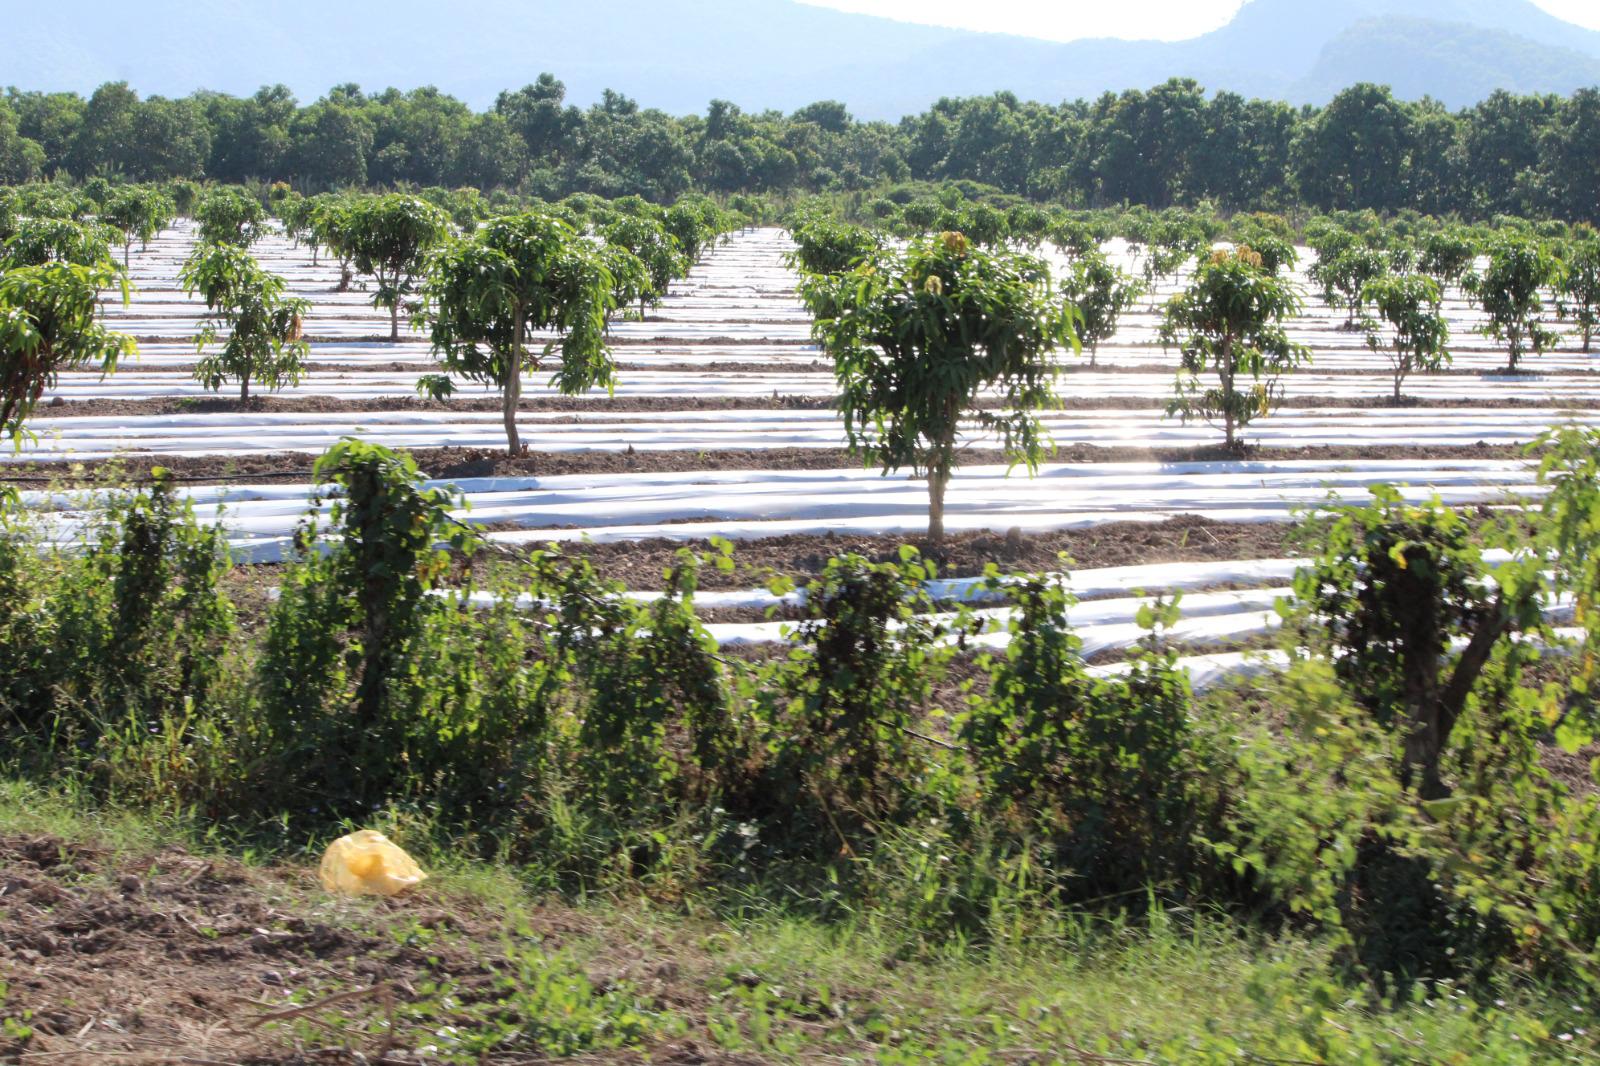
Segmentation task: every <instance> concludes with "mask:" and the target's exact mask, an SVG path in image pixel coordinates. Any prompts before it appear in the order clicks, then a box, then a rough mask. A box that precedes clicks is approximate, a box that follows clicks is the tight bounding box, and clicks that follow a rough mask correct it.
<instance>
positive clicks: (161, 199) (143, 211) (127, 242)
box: [100, 185, 178, 270]
mask: <svg viewBox="0 0 1600 1066" xmlns="http://www.w3.org/2000/svg"><path fill="white" fill-rule="evenodd" d="M177 217H178V208H177V206H176V205H175V204H173V202H172V198H171V197H170V196H168V195H167V194H166V193H164V192H162V191H161V190H160V189H158V188H156V187H155V186H153V185H125V186H123V187H122V188H120V189H118V190H117V191H116V192H114V193H112V194H111V198H110V200H109V201H107V203H106V205H105V208H104V209H103V210H102V211H101V212H100V220H101V221H102V222H105V223H106V224H107V225H110V226H114V227H115V228H116V229H118V230H119V231H121V233H122V268H123V269H124V270H126V269H127V268H128V256H129V253H130V252H131V251H132V249H133V242H134V241H135V240H137V241H139V242H140V243H141V244H142V245H143V246H144V247H146V248H148V247H149V246H150V239H151V238H152V237H154V236H155V235H156V234H158V233H160V232H161V231H162V230H164V229H166V228H167V227H168V226H170V225H172V220H173V219H175V218H177Z"/></svg>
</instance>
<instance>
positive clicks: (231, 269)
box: [178, 244, 311, 402]
mask: <svg viewBox="0 0 1600 1066" xmlns="http://www.w3.org/2000/svg"><path fill="white" fill-rule="evenodd" d="M178 280H179V281H180V282H181V283H182V284H183V285H184V287H185V288H187V289H188V291H189V292H190V293H191V294H195V293H198V294H199V295H200V298H201V299H203V300H204V301H205V302H206V306H207V307H208V308H210V309H211V312H212V314H211V316H210V317H208V318H207V319H206V322H205V325H204V327H203V328H202V329H201V332H200V336H199V340H198V343H197V347H198V350H199V351H200V352H201V353H205V349H206V347H207V346H208V345H210V344H213V343H215V342H216V340H217V339H218V337H219V336H220V334H221V332H222V331H223V330H226V331H227V337H226V338H225V339H224V340H223V342H222V347H221V349H220V350H218V351H216V352H213V353H210V354H202V358H201V359H200V361H199V363H197V364H196V366H195V379H196V380H197V381H200V382H201V383H203V384H204V385H205V386H206V388H208V389H211V390H212V391H216V390H217V389H220V388H221V387H222V385H223V384H224V383H225V382H227V381H230V380H236V381H238V382H239V399H240V401H241V402H243V401H248V400H249V399H250V385H251V382H258V383H260V384H261V385H264V386H265V387H266V388H267V389H269V390H271V391H274V392H276V391H277V390H278V389H281V388H283V387H284V386H285V385H293V384H295V383H296V382H297V381H299V380H300V376H301V374H303V373H304V372H305V360H306V353H307V349H308V346H307V344H306V342H305V340H304V338H303V332H304V331H303V327H302V323H303V321H304V318H305V316H306V315H307V314H309V313H310V311H311V304H310V302H309V301H307V300H301V299H294V298H290V297H288V296H287V295H285V291H284V283H283V279H282V278H280V277H278V276H277V275H276V274H272V273H270V272H269V271H266V270H264V269H262V267H261V264H259V263H257V262H256V260H255V257H254V256H252V255H251V254H250V253H249V252H247V251H245V250H244V249H243V248H241V247H239V246H238V245H234V244H202V245H200V247H198V248H196V249H195V251H194V254H192V255H191V256H190V257H189V259H188V261H187V262H185V263H184V265H183V269H182V270H181V271H179V274H178Z"/></svg>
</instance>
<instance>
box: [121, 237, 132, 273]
mask: <svg viewBox="0 0 1600 1066" xmlns="http://www.w3.org/2000/svg"><path fill="white" fill-rule="evenodd" d="M132 248H133V242H132V241H124V242H123V245H122V270H123V273H127V271H128V252H129V250H131V249H132Z"/></svg>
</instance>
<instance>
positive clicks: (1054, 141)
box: [0, 74, 1600, 220]
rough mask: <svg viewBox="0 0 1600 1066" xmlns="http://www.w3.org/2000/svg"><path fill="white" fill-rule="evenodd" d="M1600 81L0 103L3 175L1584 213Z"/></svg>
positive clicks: (345, 91) (348, 93) (1587, 214)
mask: <svg viewBox="0 0 1600 1066" xmlns="http://www.w3.org/2000/svg"><path fill="white" fill-rule="evenodd" d="M1597 159H1600V90H1595V89H1584V90H1580V91H1578V92H1576V93H1574V94H1573V95H1572V96H1570V97H1561V96H1554V95H1548V96H1517V95H1513V94H1510V93H1505V92H1499V93H1496V94H1494V95H1493V96H1491V97H1489V98H1488V99H1487V100H1484V101H1483V102H1482V103H1480V104H1478V105H1476V106H1474V107H1471V108H1468V109H1465V110H1461V111H1456V112H1452V111H1449V110H1447V109H1446V108H1445V107H1443V106H1442V105H1441V104H1439V103H1437V102H1436V101H1431V100H1427V99H1424V100H1421V101H1418V102H1407V101H1403V100H1398V99H1396V98H1395V97H1394V95H1393V94H1392V93H1391V92H1390V91H1389V90H1388V89H1387V88H1384V87H1382V86H1377V85H1357V86H1354V87H1352V88H1350V89H1347V90H1345V91H1344V92H1342V93H1340V94H1339V95H1338V96H1337V97H1335V98H1334V99H1333V100H1332V101H1331V102H1330V103H1329V104H1328V105H1327V106H1325V107H1321V108H1316V107H1301V108H1295V107H1292V106H1290V105H1288V104H1284V103H1280V102H1274V101H1269V100H1250V99H1245V98H1244V97H1241V96H1238V95H1236V94H1233V93H1227V92H1223V93H1218V94H1216V95H1214V96H1208V95H1207V94H1206V92H1205V90H1204V89H1203V88H1202V87H1201V86H1200V85H1199V84H1198V83H1196V82H1194V81H1192V80H1186V79H1174V80H1171V81H1168V82H1166V83H1165V84H1163V85H1159V86H1157V87H1155V88H1153V89H1150V90H1149V91H1138V90H1130V91H1127V92H1123V93H1121V94H1114V93H1106V94H1105V95H1103V96H1101V97H1100V98H1099V99H1097V100H1093V101H1083V100H1078V101H1072V102H1067V103H1062V104H1058V105H1050V104H1041V103H1031V102H1024V101H1021V100H1018V99H1017V98H1016V97H1015V96H1013V95H1011V94H1009V93H997V94H995V95H992V96H983V97H972V98H966V99H945V100H940V101H939V102H938V103H937V104H935V105H933V107H931V108H929V109H928V110H927V111H925V112H923V113H921V114H918V115H912V116H909V117H907V118H904V119H902V120H901V121H900V122H899V123H888V122H861V121H857V120H855V119H854V118H853V117H852V116H851V115H850V113H849V112H848V110H847V109H846V108H845V107H844V105H842V104H839V103H836V102H831V101H822V102H818V103H815V104H811V105H809V106H807V107H804V108H801V109H800V110H798V111H795V112H794V113H793V114H787V115H786V114H783V113H781V112H777V111H764V112H760V113H752V112H746V111H742V110H741V109H740V108H738V107H737V106H735V105H734V104H731V103H729V102H727V101H724V100H717V101H713V102H712V103H711V105H710V107H709V108H708V110H707V111H706V113H705V114H704V115H690V116H683V117H679V116H673V115H669V114H666V113H665V112H662V111H658V110H654V109H650V108H641V107H640V106H639V105H638V103H636V102H635V101H633V100H631V99H629V98H628V97H626V96H623V95H621V94H619V93H615V92H611V91H607V92H606V93H605V95H604V97H603V98H602V99H601V100H600V101H599V102H598V103H596V104H594V105H593V106H591V107H589V108H587V109H583V108H578V107H575V106H573V105H571V104H569V103H568V102H567V99H566V88H565V86H564V85H563V84H562V83H561V82H560V81H559V80H557V79H556V78H555V77H553V76H551V75H549V74H544V75H541V76H540V77H539V79H538V80H537V81H536V82H535V83H534V84H532V85H528V86H525V87H523V88H521V89H517V90H515V91H508V92H503V93H501V94H500V96H499V98H498V99H497V100H496V101H495V103H494V105H493V106H492V107H491V108H489V109H488V110H487V111H485V112H483V113H476V112H474V111H473V110H472V109H471V108H470V107H468V106H467V105H466V104H464V103H463V102H461V101H460V100H457V99H455V98H453V97H451V96H448V95H446V94H444V93H441V92H439V91H438V90H436V89H433V88H423V89H416V90H413V91H411V92H401V91H399V90H396V89H388V90H385V91H383V92H381V93H376V94H367V93H364V92H362V91H361V89H360V88H359V87H357V86H355V85H341V86H338V87H336V88H334V89H333V90H332V91H331V92H329V93H328V94H327V95H326V96H325V97H323V98H322V99H320V100H317V101H316V102H314V103H311V104H307V105H302V104H301V103H299V102H298V101H297V100H296V99H295V98H294V95H293V94H292V93H291V92H290V91H289V90H288V89H286V88H284V87H283V86H281V85H280V86H272V87H267V88H263V89H261V90H260V91H259V92H257V93H256V94H255V95H253V96H250V97H248V98H239V97H234V96H228V95H225V94H221V93H212V92H197V93H194V94H193V95H190V96H187V97H183V98H181V99H167V98H164V97H159V96H152V97H148V98H146V99H140V97H139V96H138V94H137V93H136V92H135V91H134V90H132V89H131V88H129V86H128V85H127V84H126V83H122V82H116V83H110V84H106V85H103V86H101V87H100V88H99V89H97V90H95V92H94V94H93V95H92V96H90V97H89V98H88V99H87V100H85V99H83V98H82V97H81V96H79V95H77V94H75V93H41V92H24V91H19V90H17V89H10V90H8V91H7V92H6V94H5V96H4V97H3V98H0V183H3V182H13V183H14V182H22V181H29V180H34V179H38V178H49V177H55V176H59V175H63V174H64V175H66V176H69V177H71V178H75V179H79V180H82V179H86V178H89V177H93V176H104V177H110V178H116V177H121V178H125V179H127V180H131V181H163V180H169V179H173V178H189V179H210V180H213V181H219V182H241V183H243V182H252V181H256V182H287V183H290V184H292V185H294V186H295V187H296V188H297V189H299V190H301V191H303V192H307V193H310V192H317V191H325V190H330V189H340V188H352V187H358V186H362V187H365V186H389V187H397V188H398V187H407V186H438V185H447V186H472V187H477V188H480V189H483V190H486V191H489V190H495V189H504V190H508V191H511V192H516V193H520V194H525V195H530V196H536V197H542V198H557V197H560V196H564V195H568V194H570V193H574V192H584V193H594V194H597V195H601V196H618V195H624V194H637V195H642V196H645V197H648V198H649V199H652V200H656V201H670V200H672V199H674V198H676V197H677V196H680V195H682V194H684V193H686V192H690V191H699V192H705V193H710V194H714V195H725V194H733V193H765V194H776V195H788V194H795V193H814V192H851V191H858V190H864V189H869V188H873V187H876V186H880V185H883V184H885V183H895V182H904V181H971V182H976V183H981V184H983V185H987V186H992V187H993V188H995V189H998V190H1000V191H1001V192H1004V193H1008V194H1012V195H1016V196H1021V197H1027V198H1030V199H1033V200H1037V201H1041V202H1046V201H1048V202H1054V203H1059V204H1063V205H1067V206H1073V207H1090V208H1092V207H1101V206H1107V205H1114V204H1124V203H1126V204H1140V205H1146V206H1150V207H1154V208H1162V207H1169V206H1185V205H1193V204H1198V203H1201V202H1209V203H1212V204H1214V205H1216V206H1218V207H1220V208H1223V209H1241V208H1247V209H1270V210H1283V209H1286V208H1290V207H1295V206H1301V205H1303V206H1307V207H1314V208H1322V209H1363V208H1372V209H1376V210H1379V211H1396V210H1402V209H1408V208H1409V209H1413V210H1416V211H1421V212H1425V213H1428V214H1433V215H1446V214H1452V213H1454V214H1459V215H1462V216H1467V217H1478V218H1487V217H1492V216H1494V215H1496V214H1501V213H1511V214H1522V215H1527V216H1555V217H1559V218H1564V219H1568V220H1594V219H1596V218H1597V217H1600V170H1597V168H1596V166H1595V161H1596V160H1597Z"/></svg>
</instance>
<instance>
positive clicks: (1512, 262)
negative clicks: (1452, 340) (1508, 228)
mask: <svg viewBox="0 0 1600 1066" xmlns="http://www.w3.org/2000/svg"><path fill="white" fill-rule="evenodd" d="M1488 251H1489V265H1488V267H1487V268H1486V269H1485V270H1483V271H1482V272H1481V273H1479V272H1476V271H1475V272H1473V273H1471V274H1469V275H1468V276H1467V278H1466V288H1467V292H1468V293H1470V294H1471V296H1472V298H1473V299H1474V300H1475V301H1476V302H1477V304H1478V306H1479V307H1481V308H1483V311H1484V314H1485V315H1487V316H1488V321H1486V322H1485V323H1484V324H1483V325H1482V326H1479V327H1478V332H1480V333H1482V334H1483V335H1484V336H1486V337H1493V338H1494V339H1495V340H1498V341H1503V342H1504V343H1505V345H1506V352H1507V354H1508V356H1509V362H1508V363H1507V366H1506V369H1507V370H1510V371H1512V372H1515V371H1516V369H1517V364H1518V363H1519V362H1521V361H1522V358H1523V356H1525V355H1528V354H1530V353H1531V354H1533V355H1541V354H1543V353H1544V352H1545V351H1547V350H1548V349H1550V348H1552V347H1554V346H1555V345H1556V343H1557V342H1558V341H1559V340H1560V334H1558V333H1556V332H1555V331H1554V330H1552V329H1550V328H1549V327H1548V326H1546V325H1545V321H1544V315H1545V302H1544V297H1545V291H1546V289H1548V288H1550V287H1552V286H1555V285H1557V284H1559V282H1560V280H1561V263H1560V261H1559V260H1557V259H1556V257H1555V256H1554V255H1552V254H1551V252H1550V249H1549V247H1548V246H1547V245H1546V244H1545V243H1544V242H1543V241H1541V240H1538V239H1537V238H1535V237H1530V236H1527V235H1524V234H1518V233H1502V234H1501V235H1500V236H1498V237H1497V238H1495V240H1494V241H1493V242H1492V243H1491V244H1490V245H1489V249H1488Z"/></svg>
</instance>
